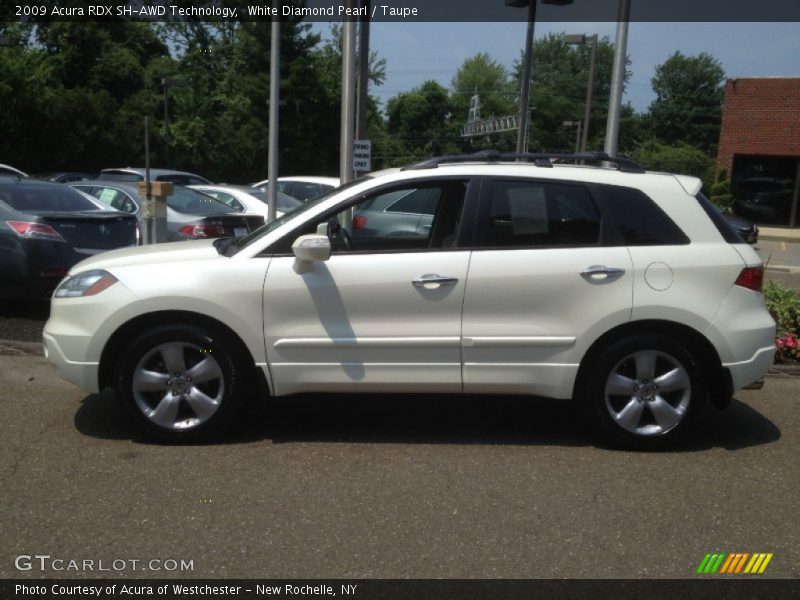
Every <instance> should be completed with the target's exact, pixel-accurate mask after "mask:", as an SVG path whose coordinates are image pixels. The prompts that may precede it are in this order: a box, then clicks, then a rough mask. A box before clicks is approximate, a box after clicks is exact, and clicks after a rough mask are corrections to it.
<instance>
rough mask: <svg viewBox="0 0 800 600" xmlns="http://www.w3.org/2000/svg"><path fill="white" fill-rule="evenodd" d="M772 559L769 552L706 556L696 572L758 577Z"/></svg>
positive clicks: (720, 553)
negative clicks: (742, 574) (741, 574)
mask: <svg viewBox="0 0 800 600" xmlns="http://www.w3.org/2000/svg"><path fill="white" fill-rule="evenodd" d="M772 557H773V554H772V553H771V552H770V553H769V554H766V553H760V552H759V553H755V554H749V553H747V552H734V553H730V554H726V553H724V552H719V553H716V554H706V556H705V558H704V559H703V562H701V563H700V566H699V567H697V572H698V573H704V574H714V573H719V574H720V575H735V574H737V573H744V574H748V575H756V574H758V575H760V574H761V573H763V572H764V571H765V570H766V568H767V565H768V564H769V561H771V560H772Z"/></svg>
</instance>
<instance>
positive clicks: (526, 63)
mask: <svg viewBox="0 0 800 600" xmlns="http://www.w3.org/2000/svg"><path fill="white" fill-rule="evenodd" d="M535 21H536V0H530V4H528V30H527V32H526V33H525V58H524V60H523V64H522V87H521V88H520V90H519V129H518V130H517V153H518V154H521V153H523V152H525V147H526V143H525V142H526V138H527V137H528V136H527V132H528V119H529V116H528V96H529V94H530V90H531V62H532V56H533V25H534V22H535Z"/></svg>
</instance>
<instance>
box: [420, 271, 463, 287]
mask: <svg viewBox="0 0 800 600" xmlns="http://www.w3.org/2000/svg"><path fill="white" fill-rule="evenodd" d="M411 283H412V284H414V287H428V286H434V285H435V286H436V287H438V286H441V285H455V284H457V283H458V277H447V276H445V275H436V274H434V273H426V274H425V275H420V276H419V277H417V278H416V279H414V280H413V281H412V282H411Z"/></svg>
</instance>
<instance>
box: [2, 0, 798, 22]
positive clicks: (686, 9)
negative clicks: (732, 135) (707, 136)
mask: <svg viewBox="0 0 800 600" xmlns="http://www.w3.org/2000/svg"><path fill="white" fill-rule="evenodd" d="M535 1H536V2H538V4H537V11H536V20H537V22H615V21H616V20H617V15H618V9H619V0H573V2H572V4H567V5H560V4H550V3H547V4H545V2H548V0H535ZM516 4H519V2H517V3H516ZM278 5H279V8H278V9H277V12H278V14H277V15H274V16H273V14H272V10H273V7H274V6H275V3H274V2H273V0H260V1H259V0H188V1H187V0H150V1H145V0H93V1H92V0H89V1H86V0H4V1H3V2H2V8H1V9H0V21H6V22H9V21H16V20H20V19H22V20H31V21H94V22H97V21H114V20H120V19H124V20H135V21H182V20H193V21H263V22H269V21H271V20H272V19H273V18H277V19H279V20H282V21H297V20H303V21H307V22H311V21H317V22H336V21H342V20H344V19H350V20H355V19H358V18H361V15H352V16H351V17H348V16H347V14H346V8H347V2H346V0H279V2H278ZM100 7H104V8H102V9H101V8H100ZM527 15H528V11H527V9H525V8H524V7H522V8H520V7H514V6H508V5H507V4H506V0H371V2H370V7H369V14H367V15H366V16H367V17H368V18H369V19H370V20H371V21H373V22H392V23H403V22H412V23H413V22H523V21H525V20H526V19H527ZM630 20H631V21H642V22H796V21H800V2H799V1H798V0H631V6H630Z"/></svg>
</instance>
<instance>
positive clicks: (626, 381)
mask: <svg viewBox="0 0 800 600" xmlns="http://www.w3.org/2000/svg"><path fill="white" fill-rule="evenodd" d="M705 396H706V386H705V383H704V381H703V377H702V373H701V370H700V368H699V365H698V361H697V358H696V357H695V356H694V355H693V353H692V352H691V350H690V349H688V348H687V347H685V346H684V345H682V344H681V343H680V342H678V341H676V340H674V339H672V338H669V337H665V336H660V335H636V336H633V337H630V338H626V339H623V340H620V341H617V342H615V343H613V344H611V345H610V346H609V347H608V348H606V349H605V350H604V351H603V353H602V354H601V355H600V357H599V359H598V360H597V361H596V363H595V365H594V366H593V367H592V369H591V372H590V375H589V378H588V385H587V388H586V390H585V396H584V409H585V414H586V416H587V417H588V420H589V422H590V424H591V425H592V426H593V427H594V428H595V429H596V430H597V431H598V432H599V433H600V434H601V435H602V436H603V437H604V438H605V439H606V440H608V441H610V442H611V443H613V444H615V445H620V446H624V447H629V448H640V449H650V448H662V447H666V446H668V445H670V444H672V443H674V442H675V440H676V439H677V438H679V437H680V436H681V435H683V432H684V431H685V430H686V429H688V428H690V427H691V424H692V421H694V420H695V419H696V417H697V415H698V414H699V413H700V412H701V410H700V408H701V405H702V404H703V403H704V400H705Z"/></svg>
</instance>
